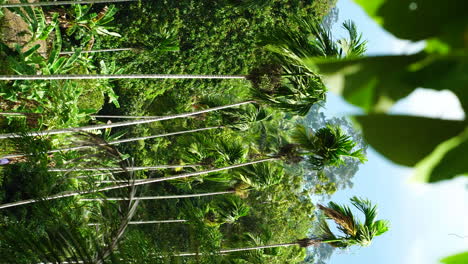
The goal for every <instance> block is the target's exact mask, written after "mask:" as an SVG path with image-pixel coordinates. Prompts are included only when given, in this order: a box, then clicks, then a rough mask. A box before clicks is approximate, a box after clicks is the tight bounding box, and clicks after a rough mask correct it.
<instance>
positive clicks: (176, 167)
mask: <svg viewBox="0 0 468 264" xmlns="http://www.w3.org/2000/svg"><path fill="white" fill-rule="evenodd" d="M197 166H200V165H182V164H181V165H155V166H141V167H126V168H122V167H101V168H70V169H67V168H53V169H47V171H49V172H82V171H113V172H126V171H140V170H161V169H181V168H194V167H197Z"/></svg>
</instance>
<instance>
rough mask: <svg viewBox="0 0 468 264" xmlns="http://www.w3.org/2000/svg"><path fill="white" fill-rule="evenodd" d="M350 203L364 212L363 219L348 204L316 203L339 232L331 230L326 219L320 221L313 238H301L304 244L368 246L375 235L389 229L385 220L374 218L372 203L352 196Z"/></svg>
mask: <svg viewBox="0 0 468 264" xmlns="http://www.w3.org/2000/svg"><path fill="white" fill-rule="evenodd" d="M350 200H351V204H352V205H353V206H354V207H355V208H356V209H358V210H359V211H361V212H362V213H363V214H364V217H365V218H364V221H363V222H361V221H360V220H359V219H357V218H356V217H355V216H354V214H353V212H352V211H351V209H350V208H349V207H348V206H342V205H338V204H336V203H334V202H329V203H328V206H323V205H320V204H319V205H318V207H319V209H320V210H321V211H322V212H323V214H324V215H325V216H326V218H328V219H331V220H333V222H335V224H336V226H337V228H338V230H339V232H340V234H335V233H333V232H332V231H331V229H330V226H329V224H328V222H326V220H322V221H321V223H320V230H319V233H318V235H317V236H316V237H315V238H313V239H305V240H301V241H302V242H303V243H304V244H307V243H309V244H310V245H315V244H317V243H327V244H329V245H331V246H333V247H337V248H348V247H350V246H354V245H357V246H363V247H365V246H369V245H370V244H371V241H372V239H373V238H374V237H375V236H380V235H382V234H383V233H385V232H387V231H388V230H389V223H388V221H386V220H377V221H376V220H375V218H376V217H377V206H375V205H372V203H371V202H370V201H369V200H366V199H361V198H358V197H356V196H355V197H353V198H351V199H350Z"/></svg>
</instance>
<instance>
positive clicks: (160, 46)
mask: <svg viewBox="0 0 468 264" xmlns="http://www.w3.org/2000/svg"><path fill="white" fill-rule="evenodd" d="M236 2H238V1H236ZM265 5H266V7H265V8H248V9H247V8H246V9H244V8H240V7H233V6H232V4H231V3H226V2H225V1H208V2H203V3H197V4H194V3H193V2H191V1H152V2H149V3H146V2H145V3H141V4H139V5H136V4H130V5H128V8H127V9H126V10H121V12H119V13H118V14H117V17H116V22H117V23H116V24H117V26H118V27H119V29H118V32H122V35H123V37H122V38H120V39H119V40H118V41H115V39H109V40H106V41H105V42H102V43H101V45H103V46H105V47H122V46H133V47H141V48H143V51H142V52H140V53H137V54H135V53H118V54H102V55H100V56H102V57H104V58H106V59H109V60H116V61H117V62H118V66H120V67H125V71H126V72H128V73H136V72H138V73H191V74H248V73H249V72H250V71H251V70H252V69H254V68H255V67H256V66H258V65H260V64H262V63H264V61H265V60H266V59H268V58H269V57H270V56H269V55H268V54H267V53H266V52H265V51H264V50H263V49H261V48H259V47H258V45H257V43H258V42H259V40H260V36H261V35H264V34H269V32H270V31H271V30H272V29H273V28H274V27H275V26H276V25H279V24H282V23H291V24H294V22H293V21H290V17H291V16H292V14H296V15H297V16H305V15H306V14H307V11H308V10H310V8H311V4H308V3H304V2H303V1H296V0H288V1H278V0H274V1H266V4H265ZM174 46H178V47H179V52H165V51H167V50H168V49H172V47H174ZM247 85H248V84H247V83H246V82H243V81H238V80H237V81H236V80H231V81H217V80H213V81H198V80H163V81H149V80H132V81H130V80H128V81H119V82H118V85H117V87H118V92H119V93H120V94H121V96H124V97H125V98H126V100H128V101H129V105H133V106H135V108H133V109H139V111H141V110H146V109H147V108H148V107H149V106H150V105H151V104H152V103H153V102H154V103H155V104H158V106H159V103H160V102H159V100H158V99H157V97H158V96H161V95H163V94H164V96H166V100H167V97H171V98H173V99H175V101H176V102H184V101H187V100H188V98H191V97H193V95H197V96H204V95H208V94H214V93H223V94H229V93H233V94H236V93H238V92H239V91H241V90H245V88H246V87H247ZM174 107H179V109H180V107H181V106H180V105H179V106H178V105H175V106H174V105H172V107H171V111H174V110H177V109H174ZM173 109H174V110H173ZM164 110H165V111H166V112H167V111H168V109H164ZM123 111H125V112H129V111H130V112H129V113H131V111H135V110H131V109H123Z"/></svg>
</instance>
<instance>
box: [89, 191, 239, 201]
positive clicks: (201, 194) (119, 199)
mask: <svg viewBox="0 0 468 264" xmlns="http://www.w3.org/2000/svg"><path fill="white" fill-rule="evenodd" d="M233 193H236V191H234V190H232V191H224V192H211V193H195V194H181V195H165V196H143V197H133V198H132V200H136V201H138V200H140V201H141V200H166V199H183V198H193V197H204V196H215V195H224V194H233ZM127 200H130V198H83V199H81V201H127Z"/></svg>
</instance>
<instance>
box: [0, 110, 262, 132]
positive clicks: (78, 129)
mask: <svg viewBox="0 0 468 264" xmlns="http://www.w3.org/2000/svg"><path fill="white" fill-rule="evenodd" d="M250 103H255V101H244V102H240V103H235V104H230V105H224V106H218V107H212V108H208V109H204V110H199V111H195V112H189V113H183V114H176V115H168V116H161V117H156V118H149V119H143V120H131V121H124V122H116V123H112V124H102V125H91V126H84V127H73V128H64V129H51V130H45V131H36V132H34V131H33V132H29V133H28V134H26V135H25V136H47V135H56V134H64V133H73V132H83V131H89V130H98V129H107V128H114V127H123V126H132V125H138V124H147V123H152V122H157V121H163V120H171V119H176V118H185V117H190V116H194V115H200V114H204V113H209V112H213V111H217V110H222V109H227V108H231V107H236V106H241V105H246V104H250ZM17 137H20V136H19V135H17V134H15V133H9V134H0V139H5V138H17Z"/></svg>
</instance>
